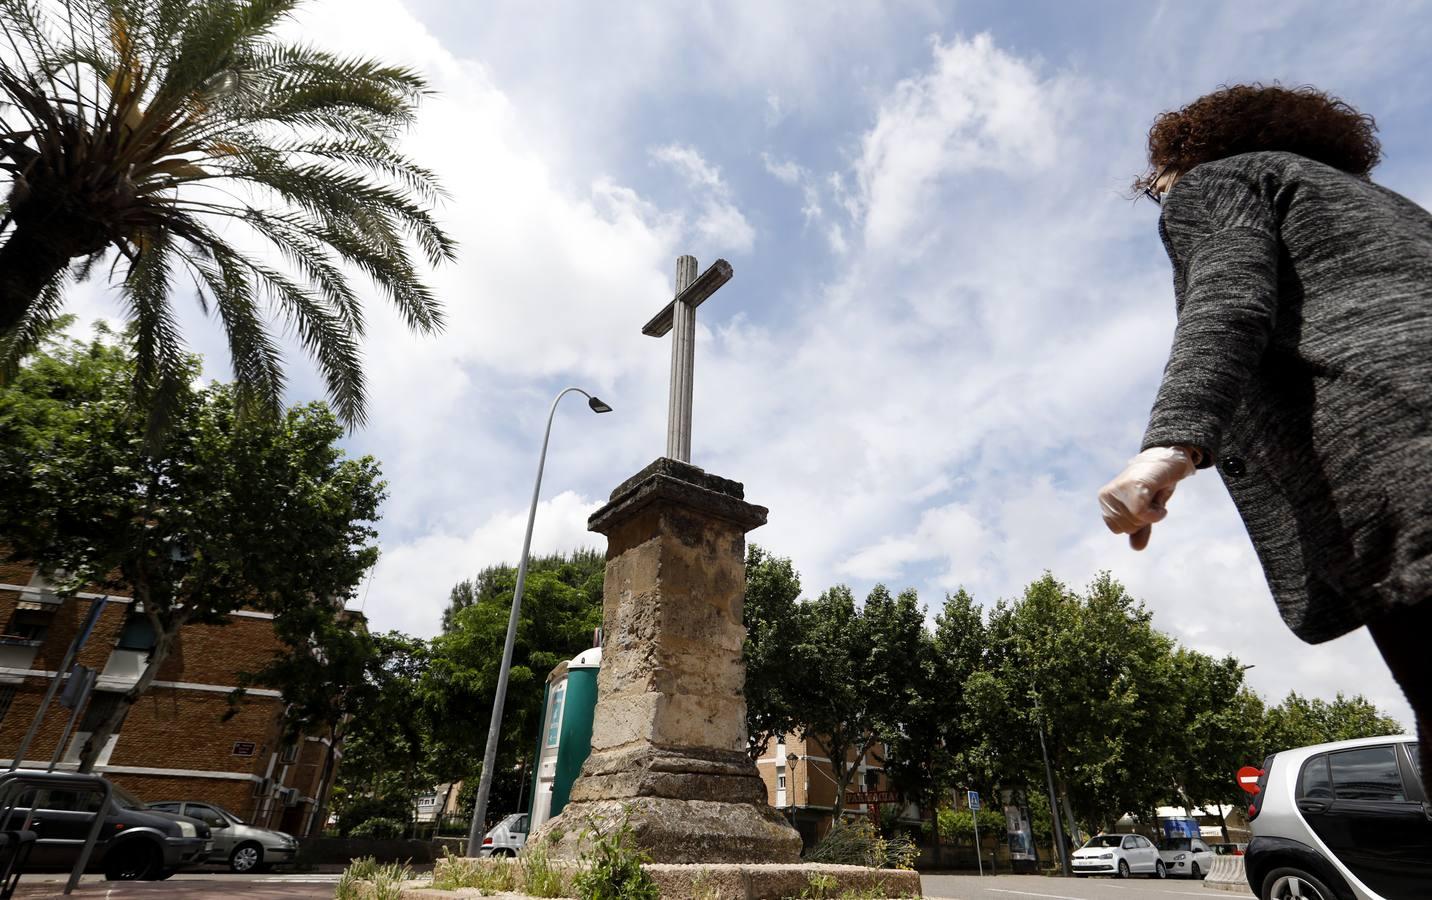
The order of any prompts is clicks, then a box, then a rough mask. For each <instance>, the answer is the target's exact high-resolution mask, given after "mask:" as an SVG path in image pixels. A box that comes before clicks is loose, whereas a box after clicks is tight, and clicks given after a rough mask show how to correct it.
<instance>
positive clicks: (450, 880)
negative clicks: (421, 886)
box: [433, 856, 519, 894]
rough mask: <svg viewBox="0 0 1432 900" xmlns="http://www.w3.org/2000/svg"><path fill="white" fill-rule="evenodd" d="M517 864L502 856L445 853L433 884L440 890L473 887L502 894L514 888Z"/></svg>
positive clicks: (515, 885) (515, 888)
mask: <svg viewBox="0 0 1432 900" xmlns="http://www.w3.org/2000/svg"><path fill="white" fill-rule="evenodd" d="M518 874H519V873H518V870H517V866H516V864H514V863H511V862H509V861H508V860H506V859H503V858H499V857H492V856H487V857H483V858H480V859H474V858H472V857H461V856H448V857H447V859H446V862H445V863H444V864H443V866H442V869H441V871H440V873H439V874H438V876H437V877H436V878H434V879H433V887H435V888H437V889H438V890H442V891H455V890H458V889H459V888H477V889H478V890H479V891H481V892H482V893H484V894H505V893H508V892H510V891H515V890H517V880H518V879H517V876H518Z"/></svg>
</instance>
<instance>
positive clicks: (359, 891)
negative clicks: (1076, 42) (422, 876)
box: [333, 856, 413, 900]
mask: <svg viewBox="0 0 1432 900" xmlns="http://www.w3.org/2000/svg"><path fill="white" fill-rule="evenodd" d="M412 877H413V870H412V869H410V868H408V867H407V866H405V865H402V864H400V863H392V864H390V865H386V866H380V865H378V862H377V860H375V859H373V858H372V857H371V856H369V857H364V858H363V859H355V860H353V862H352V863H350V864H349V866H348V868H347V869H346V870H345V871H344V872H343V874H342V875H340V876H339V878H338V888H337V890H336V891H335V892H334V895H333V896H334V898H335V900H401V898H402V895H403V882H405V881H411V880H412Z"/></svg>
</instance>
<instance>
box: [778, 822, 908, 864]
mask: <svg viewBox="0 0 1432 900" xmlns="http://www.w3.org/2000/svg"><path fill="white" fill-rule="evenodd" d="M919 855H920V850H919V848H918V847H916V846H915V844H914V843H913V842H912V841H911V840H910V839H909V838H908V837H905V836H903V835H901V836H897V837H891V838H883V837H881V836H880V835H879V833H878V832H876V830H875V826H873V825H871V824H870V822H868V821H866V820H864V819H860V820H858V821H854V822H850V821H841V822H836V823H835V824H834V825H833V826H832V827H831V829H830V833H828V834H827V835H826V836H825V838H824V839H822V840H821V842H820V843H818V844H816V845H815V846H814V847H812V848H810V849H809V850H807V851H806V853H805V859H806V860H807V861H808V862H820V863H837V864H840V865H846V866H867V867H869V868H872V869H909V868H911V867H912V866H913V865H914V863H915V858H916V857H917V856H919Z"/></svg>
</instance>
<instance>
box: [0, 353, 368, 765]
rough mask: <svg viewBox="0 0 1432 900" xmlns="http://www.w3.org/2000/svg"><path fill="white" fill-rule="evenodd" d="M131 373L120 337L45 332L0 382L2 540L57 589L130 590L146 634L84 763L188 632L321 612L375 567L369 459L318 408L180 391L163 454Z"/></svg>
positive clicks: (328, 611) (188, 365)
mask: <svg viewBox="0 0 1432 900" xmlns="http://www.w3.org/2000/svg"><path fill="white" fill-rule="evenodd" d="M136 365H137V351H136V350H135V348H134V346H133V344H132V342H131V341H129V340H128V339H126V338H124V337H122V336H117V335H113V334H107V333H104V332H101V334H100V335H99V336H98V337H97V338H95V339H94V340H91V341H89V342H80V341H75V340H71V339H68V338H62V337H55V338H51V339H49V341H48V342H47V343H46V345H45V346H44V348H43V349H42V350H41V351H39V352H37V353H36V354H34V355H33V356H32V358H30V359H29V360H27V362H26V364H25V365H24V366H23V367H22V368H21V369H20V370H19V372H18V373H17V375H16V377H15V378H14V379H13V380H12V381H11V383H10V384H8V385H6V386H3V387H0V508H3V509H5V510H7V515H6V517H5V520H4V521H3V522H0V542H3V543H4V544H5V545H7V546H8V549H9V554H10V556H11V558H13V559H17V560H25V561H31V562H34V563H35V564H36V565H38V566H39V568H40V570H41V572H42V573H43V574H44V575H45V577H46V578H47V579H49V580H50V581H51V582H52V583H54V584H55V586H56V588H57V590H58V591H60V592H61V593H68V592H73V591H76V590H79V589H81V588H82V587H84V586H86V585H93V586H96V587H98V588H99V589H101V590H106V591H112V592H115V593H121V594H132V596H133V597H134V598H135V599H136V600H137V601H139V604H138V605H137V606H136V607H135V608H136V609H138V608H142V610H143V611H142V613H134V614H136V615H142V616H144V617H145V618H146V619H147V620H148V622H149V624H150V626H151V627H152V629H153V632H154V634H155V636H156V638H155V641H156V642H155V645H154V649H153V650H152V651H151V653H150V656H149V661H148V664H147V666H146V668H145V670H144V673H143V675H142V676H141V677H140V679H139V682H138V683H137V684H136V685H134V687H133V688H131V689H130V690H129V691H128V692H127V693H126V694H125V695H124V700H123V702H122V703H119V704H117V705H116V709H115V711H114V713H113V714H112V715H111V716H110V717H109V719H108V721H106V722H105V723H103V724H102V725H101V727H100V728H98V729H96V730H95V731H94V733H93V734H92V735H91V737H90V739H89V742H88V743H87V744H86V746H85V749H84V750H83V752H82V754H81V760H82V765H84V766H85V767H89V766H92V765H93V762H94V759H95V756H96V755H97V753H98V751H99V748H101V747H103V745H104V741H105V739H106V738H107V737H108V736H109V734H110V733H111V732H112V730H113V728H114V726H115V725H116V724H117V723H118V722H119V721H120V720H121V719H122V718H123V716H124V714H125V712H126V711H127V710H128V707H129V705H130V704H132V703H133V702H134V701H135V700H136V699H137V698H138V697H140V696H141V695H142V694H143V693H144V691H145V690H146V689H147V688H148V686H149V684H150V682H151V681H152V680H153V679H154V677H155V675H156V674H157V672H158V670H159V667H160V666H161V665H162V664H163V662H164V660H165V658H166V657H167V655H168V653H169V650H170V648H171V645H172V643H173V641H174V639H175V637H176V636H177V635H178V633H179V630H180V628H182V627H183V626H184V625H186V624H188V623H190V622H209V623H223V622H225V621H226V620H227V616H228V614H229V613H231V612H233V611H235V610H237V609H239V608H241V607H248V608H256V609H262V610H270V611H274V612H281V611H285V610H288V611H292V610H300V609H309V610H317V611H318V613H317V614H318V615H321V616H327V617H329V618H331V617H332V616H334V615H335V614H336V613H337V612H338V610H340V609H342V606H343V601H344V600H346V599H347V598H349V597H350V596H352V594H353V593H354V591H355V590H356V588H357V586H358V584H359V582H360V581H361V579H362V577H363V575H364V573H365V572H366V571H367V570H368V569H369V568H371V567H372V565H373V563H374V562H375V561H376V559H377V547H376V546H375V544H374V543H373V541H374V539H375V538H376V536H377V533H376V531H375V529H374V524H375V523H376V521H377V518H378V509H379V505H380V504H381V502H382V500H383V497H384V484H383V482H382V481H381V478H380V473H379V469H378V464H377V463H376V462H375V461H374V460H373V459H372V458H371V457H361V458H358V459H350V458H347V457H346V456H345V455H344V453H343V451H342V450H340V449H339V448H338V446H337V441H338V439H339V438H340V437H341V435H342V427H341V426H340V424H339V422H338V420H337V419H336V418H335V417H334V415H333V414H332V413H331V412H330V411H329V410H328V409H327V407H326V406H324V405H323V404H321V403H311V404H305V405H300V406H295V407H292V408H290V409H288V410H287V411H286V412H285V413H284V414H283V415H282V416H281V417H279V418H276V419H272V418H263V419H250V418H247V417H245V416H244V415H243V412H242V410H241V408H240V404H239V403H238V400H237V396H236V391H235V389H234V388H233V387H232V386H231V385H228V384H223V383H218V382H212V383H209V384H208V385H205V386H202V387H200V386H196V384H194V383H191V382H189V381H186V382H185V384H184V387H183V388H182V389H181V390H180V391H179V392H178V393H177V394H176V396H175V401H174V405H173V407H172V410H173V415H172V418H171V427H170V429H169V430H168V432H167V435H166V438H165V440H164V441H163V443H162V444H160V445H158V446H156V445H155V444H154V443H152V442H151V441H149V440H147V439H146V437H145V428H144V424H145V421H144V414H143V413H142V412H141V411H138V410H136V409H135V407H134V406H133V404H131V403H130V402H129V400H130V397H131V392H132V384H133V377H134V369H135V366H136ZM184 366H185V371H187V372H189V373H191V374H192V373H194V372H197V369H198V363H197V360H195V359H193V358H186V360H185V362H184Z"/></svg>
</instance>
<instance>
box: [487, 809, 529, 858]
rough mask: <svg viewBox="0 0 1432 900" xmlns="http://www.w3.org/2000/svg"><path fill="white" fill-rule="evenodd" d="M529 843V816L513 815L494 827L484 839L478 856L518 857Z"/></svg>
mask: <svg viewBox="0 0 1432 900" xmlns="http://www.w3.org/2000/svg"><path fill="white" fill-rule="evenodd" d="M526 843H527V814H526V813H513V814H512V815H510V816H508V817H507V818H505V819H503V820H502V821H501V822H498V823H497V824H496V825H494V826H492V829H491V830H490V831H488V832H487V834H486V836H484V837H483V839H482V849H480V850H478V851H477V855H478V856H516V855H517V851H519V850H521V849H522V846H523V845H524V844H526Z"/></svg>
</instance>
